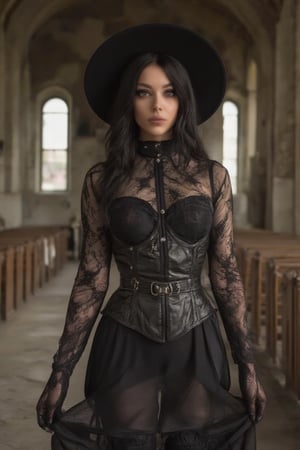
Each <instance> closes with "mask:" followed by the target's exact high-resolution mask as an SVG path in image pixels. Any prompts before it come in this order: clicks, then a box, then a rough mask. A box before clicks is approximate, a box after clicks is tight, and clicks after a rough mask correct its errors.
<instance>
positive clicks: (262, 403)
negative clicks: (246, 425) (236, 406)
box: [239, 364, 267, 423]
mask: <svg viewBox="0 0 300 450" xmlns="http://www.w3.org/2000/svg"><path fill="white" fill-rule="evenodd" d="M239 382H240V389H241V393H242V396H243V399H244V401H245V403H246V406H247V408H248V412H249V416H250V418H251V420H252V422H254V423H257V422H259V421H260V420H261V419H262V418H263V414H264V410H265V407H266V403H267V397H266V394H265V391H264V389H263V387H262V385H261V384H260V381H259V380H258V378H257V375H256V370H255V366H254V364H241V365H239Z"/></svg>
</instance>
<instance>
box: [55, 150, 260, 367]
mask: <svg viewBox="0 0 300 450" xmlns="http://www.w3.org/2000/svg"><path fill="white" fill-rule="evenodd" d="M157 161H159V163H160V164H159V169H157V164H156V165H155V162H156V163H157ZM177 161H178V159H177V155H176V154H174V153H173V152H172V141H163V142H160V143H156V142H141V143H140V147H139V152H138V154H137V155H136V160H135V165H134V168H133V173H132V176H131V177H130V179H129V180H128V182H127V183H126V184H124V185H123V186H121V188H120V189H119V192H118V193H117V194H116V196H115V198H114V199H112V202H111V205H110V208H109V217H110V220H109V223H107V221H106V220H105V215H104V213H103V210H102V207H101V192H100V191H99V185H100V183H99V181H100V179H101V176H102V173H103V165H102V164H97V165H96V166H94V167H93V168H92V169H90V170H89V172H88V173H87V175H86V177H85V181H84V185H83V190H82V226H83V246H82V255H81V260H80V265H79V269H78V273H77V276H76V279H75V283H74V287H73V290H72V293H71V298H70V301H69V307H68V312H67V318H66V323H65V328H64V331H63V335H62V337H61V339H60V345H59V349H58V352H57V353H56V355H55V357H54V368H55V369H56V370H62V371H67V372H72V370H73V368H74V366H75V364H76V362H77V361H78V359H79V357H80V355H81V353H82V351H83V349H84V347H85V344H86V342H87V339H88V336H89V334H90V331H91V329H92V326H93V324H94V322H95V320H96V318H97V316H98V313H99V311H100V308H101V305H102V302H103V299H104V296H105V293H106V290H107V283H108V276H109V268H110V261H111V253H112V246H111V233H113V234H114V235H115V236H117V237H118V239H120V240H122V241H124V242H127V243H128V244H129V245H135V244H138V243H140V242H142V241H143V240H145V239H147V237H149V236H150V234H151V232H152V231H153V229H154V228H155V227H156V226H158V224H159V226H160V229H161V230H162V231H161V237H162V238H164V236H163V232H164V231H163V230H164V226H165V224H167V226H168V227H169V228H170V229H171V230H172V232H173V233H174V234H176V235H177V236H179V237H180V238H181V239H182V240H184V241H185V242H189V243H193V242H196V241H198V240H199V239H201V238H202V237H203V236H204V235H206V236H208V238H209V249H208V259H209V269H210V279H211V284H212V289H213V293H214V296H215V299H216V302H217V305H218V308H219V310H220V314H221V316H222V319H223V322H224V326H225V329H226V332H227V335H228V338H229V342H230V345H231V349H232V353H233V357H234V360H235V362H237V363H247V362H252V361H253V356H252V351H251V345H250V341H249V336H248V330H247V325H246V319H245V314H246V308H245V300H244V293H243V286H242V283H241V279H240V275H239V271H238V267H237V262H236V258H235V255H234V251H233V230H232V194H231V187H230V179H229V176H228V173H227V171H226V169H225V168H224V167H223V166H222V165H221V164H219V163H218V162H216V161H207V160H203V161H201V162H199V161H198V162H197V161H194V160H191V161H190V163H189V164H188V166H187V167H186V169H185V170H179V169H178V167H177ZM155 167H156V169H155ZM157 170H159V176H158V175H157ZM162 240H163V239H162Z"/></svg>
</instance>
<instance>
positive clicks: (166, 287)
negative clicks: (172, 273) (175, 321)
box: [150, 281, 173, 297]
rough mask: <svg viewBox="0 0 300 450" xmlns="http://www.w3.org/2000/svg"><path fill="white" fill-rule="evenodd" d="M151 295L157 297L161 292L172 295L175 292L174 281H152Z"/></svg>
mask: <svg viewBox="0 0 300 450" xmlns="http://www.w3.org/2000/svg"><path fill="white" fill-rule="evenodd" d="M150 292H151V295H153V296H154V297H157V296H158V295H160V294H165V295H171V294H172V293H173V285H172V283H163V284H161V283H159V282H158V281H152V283H151V285H150Z"/></svg>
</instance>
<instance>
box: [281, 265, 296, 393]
mask: <svg viewBox="0 0 300 450" xmlns="http://www.w3.org/2000/svg"><path fill="white" fill-rule="evenodd" d="M285 293H286V301H285V302H284V304H283V355H284V359H283V362H284V372H285V377H286V386H287V387H289V388H291V389H292V390H293V391H294V392H295V393H296V395H297V398H298V399H300V276H299V273H298V272H297V271H296V270H290V271H288V272H287V273H286V274H285Z"/></svg>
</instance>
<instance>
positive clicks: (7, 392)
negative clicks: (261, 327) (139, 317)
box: [0, 263, 300, 450]
mask: <svg viewBox="0 0 300 450" xmlns="http://www.w3.org/2000/svg"><path fill="white" fill-rule="evenodd" d="M75 271H76V267H75V265H74V264H73V263H68V264H67V266H66V268H65V269H64V270H63V271H62V272H61V273H60V274H59V275H58V276H57V277H56V278H55V279H53V280H52V281H51V282H50V283H48V284H47V285H46V286H45V287H43V289H41V290H40V291H39V292H37V293H36V295H35V296H33V297H32V298H31V299H30V300H29V301H28V302H27V304H25V305H23V306H22V308H21V309H20V310H18V311H17V313H15V314H14V315H13V316H12V317H11V318H10V319H9V321H7V322H2V323H0V361H1V362H0V449H1V450H10V449H18V450H48V449H49V448H50V444H49V442H50V435H49V434H47V433H45V432H44V431H42V430H41V429H40V428H39V427H38V426H37V425H36V419H35V404H36V402H37V399H38V397H39V395H40V393H41V391H42V388H43V386H44V384H45V381H46V379H47V377H48V375H49V372H50V361H51V358H52V355H53V353H54V351H55V349H56V346H57V341H58V337H59V335H60V333H61V330H62V327H63V322H64V314H65V310H66V305H67V300H68V295H69V292H70V289H71V286H72V282H73V279H74V275H75ZM116 282H117V280H116V276H115V273H114V271H112V280H111V287H110V290H112V289H114V287H115V285H116ZM88 351H89V348H87V349H86V351H85V353H84V355H83V357H82V358H81V360H80V362H79V364H78V366H77V367H76V369H75V371H74V374H73V376H72V380H71V385H70V389H69V393H68V397H67V399H66V402H65V407H66V408H67V407H68V406H71V405H72V404H74V403H75V402H77V401H79V400H81V399H82V397H83V378H84V371H85V364H86V359H87V354H88ZM257 361H258V369H259V374H260V377H261V380H262V382H263V384H264V386H265V389H266V391H267V395H268V399H269V401H268V408H267V412H266V415H265V418H264V420H263V421H262V422H261V423H260V424H259V425H258V427H257V431H258V450H299V449H300V406H299V403H298V402H297V401H296V399H295V397H294V396H293V395H292V394H291V393H289V392H287V391H286V390H285V389H284V387H283V383H282V375H281V374H280V372H279V371H278V370H275V368H274V367H273V366H272V365H271V364H270V363H269V360H268V358H267V356H266V355H265V354H264V353H262V352H258V353H257ZM232 374H233V377H232V378H233V389H235V390H236V389H237V387H236V371H235V367H234V366H232Z"/></svg>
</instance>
